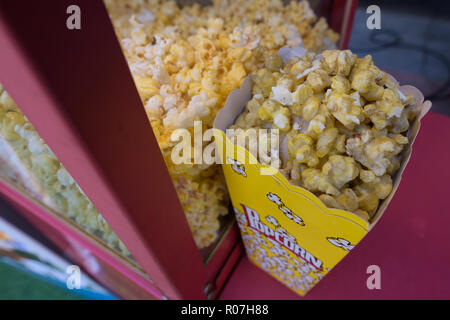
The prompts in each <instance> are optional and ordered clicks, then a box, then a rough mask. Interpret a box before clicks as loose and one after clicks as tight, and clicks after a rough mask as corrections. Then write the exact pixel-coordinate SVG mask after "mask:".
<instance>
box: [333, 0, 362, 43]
mask: <svg viewBox="0 0 450 320" xmlns="http://www.w3.org/2000/svg"><path fill="white" fill-rule="evenodd" d="M357 7H358V0H334V1H333V7H332V12H331V16H330V17H329V21H328V23H329V24H330V26H331V28H332V29H333V30H335V31H336V32H339V34H340V36H341V38H340V40H339V46H338V47H339V48H340V49H347V48H348V44H349V42H350V36H351V32H352V29H353V21H354V19H355V13H356V8H357Z"/></svg>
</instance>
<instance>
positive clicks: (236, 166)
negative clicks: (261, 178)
mask: <svg viewBox="0 0 450 320" xmlns="http://www.w3.org/2000/svg"><path fill="white" fill-rule="evenodd" d="M227 161H228V163H231V168H232V169H233V170H234V171H235V172H236V173H237V174H240V175H242V176H244V177H246V178H247V173H246V172H245V167H244V165H243V164H242V163H241V162H240V161H238V160H235V159H231V158H229V157H228V158H227Z"/></svg>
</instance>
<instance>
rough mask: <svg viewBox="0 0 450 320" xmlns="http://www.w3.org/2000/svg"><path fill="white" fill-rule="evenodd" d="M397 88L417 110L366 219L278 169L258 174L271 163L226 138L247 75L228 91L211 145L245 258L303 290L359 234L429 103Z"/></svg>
mask: <svg viewBox="0 0 450 320" xmlns="http://www.w3.org/2000/svg"><path fill="white" fill-rule="evenodd" d="M401 91H402V92H403V93H404V94H406V93H409V94H413V95H414V96H415V98H416V102H417V103H418V104H420V106H421V113H420V115H419V116H418V117H417V119H416V120H415V121H414V123H413V124H412V126H411V128H410V130H409V132H408V137H409V140H410V142H409V144H408V145H407V146H406V147H405V149H404V150H403V153H402V165H401V168H400V169H399V170H398V172H397V173H396V175H395V176H394V177H393V178H394V188H393V191H392V192H391V194H390V196H389V197H388V198H387V199H386V200H384V201H383V202H382V203H381V205H380V207H379V209H378V211H377V212H376V214H375V215H374V217H373V219H372V221H371V222H370V223H368V222H367V221H365V220H363V219H361V218H360V217H358V216H356V215H355V214H353V213H350V212H345V211H343V210H338V209H330V208H327V207H326V206H325V205H324V204H323V203H322V202H321V201H320V200H319V198H317V197H316V196H315V195H314V194H313V193H311V192H309V191H308V190H306V189H303V188H301V187H298V186H294V185H291V184H290V183H289V182H288V181H287V180H286V178H285V177H284V176H283V175H282V174H281V173H279V172H278V171H276V173H275V174H273V175H267V174H261V173H264V170H268V169H271V168H268V167H267V166H265V165H261V164H260V163H258V161H257V160H256V158H255V157H254V156H253V155H252V154H251V153H249V152H248V151H247V150H246V149H244V148H242V147H240V146H237V145H233V144H232V142H231V141H230V140H229V139H228V138H227V136H226V135H225V130H226V128H228V127H229V126H230V125H231V124H233V122H234V120H235V119H236V117H237V116H238V115H239V114H240V113H241V112H242V110H243V108H244V107H245V106H246V104H247V102H248V101H249V100H250V99H251V78H250V77H247V78H246V79H245V80H244V82H243V84H242V86H241V88H240V89H235V90H234V91H232V92H231V94H230V96H229V97H228V99H227V102H226V105H225V107H224V108H223V109H222V110H221V111H220V112H219V114H218V115H217V117H216V120H215V123H214V128H215V129H214V130H215V132H214V134H215V141H216V148H217V151H218V153H219V156H220V157H221V159H226V161H224V163H223V171H224V174H225V178H226V182H227V185H228V190H229V192H230V196H231V200H232V204H233V207H234V211H235V214H236V218H237V221H238V224H239V228H240V230H241V234H242V239H243V242H244V245H245V248H246V252H247V255H248V258H249V259H250V261H252V262H253V263H254V264H255V265H256V266H258V267H259V268H261V269H263V270H265V271H266V272H268V273H269V274H271V275H272V276H273V277H275V278H276V279H278V280H279V281H281V282H282V283H284V284H285V285H286V286H288V287H289V288H290V289H292V290H293V291H295V292H297V293H299V294H300V295H305V294H306V293H307V292H308V291H309V290H310V289H311V288H312V287H313V286H314V285H315V284H317V283H318V282H319V281H320V280H321V279H322V278H323V277H324V276H325V275H326V274H327V273H328V272H329V271H330V270H331V269H332V268H333V267H334V266H335V265H336V264H337V263H338V262H339V261H340V260H341V259H342V258H344V257H345V256H346V255H347V254H348V252H349V251H350V250H352V249H353V248H354V247H355V246H356V245H357V244H358V243H359V242H360V241H361V239H363V238H364V236H365V235H366V234H367V233H368V232H369V231H370V230H371V229H372V228H373V227H374V225H375V224H376V222H377V221H378V220H379V219H380V217H381V216H382V214H383V213H384V211H385V209H386V207H387V205H388V204H389V202H390V201H391V199H392V197H393V196H394V194H395V191H396V190H397V188H398V185H399V183H400V180H401V177H402V173H403V171H404V169H405V167H406V164H407V163H408V161H409V158H410V155H411V150H412V149H411V147H412V144H413V142H414V139H415V137H416V136H417V133H418V131H419V128H420V120H421V119H422V118H423V116H424V115H425V114H426V113H427V112H428V110H429V109H430V108H431V102H429V101H426V102H423V101H424V97H423V95H422V93H420V91H419V90H417V89H416V88H414V87H411V86H402V87H401Z"/></svg>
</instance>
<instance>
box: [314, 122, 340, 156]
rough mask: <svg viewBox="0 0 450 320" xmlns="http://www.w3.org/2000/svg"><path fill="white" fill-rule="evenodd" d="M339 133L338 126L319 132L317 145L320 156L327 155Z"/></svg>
mask: <svg viewBox="0 0 450 320" xmlns="http://www.w3.org/2000/svg"><path fill="white" fill-rule="evenodd" d="M338 135H339V130H338V129H337V128H329V129H326V130H324V131H323V132H322V133H320V134H319V138H318V139H317V146H316V148H317V156H318V157H319V158H323V157H325V156H326V155H327V154H328V153H329V152H330V150H331V149H332V147H333V145H334V142H335V141H336V138H337V137H338Z"/></svg>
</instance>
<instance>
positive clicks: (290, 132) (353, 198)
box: [231, 50, 420, 220]
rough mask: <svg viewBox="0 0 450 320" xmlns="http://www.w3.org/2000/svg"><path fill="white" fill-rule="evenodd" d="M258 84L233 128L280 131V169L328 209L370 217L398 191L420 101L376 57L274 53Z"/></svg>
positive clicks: (332, 52)
mask: <svg viewBox="0 0 450 320" xmlns="http://www.w3.org/2000/svg"><path fill="white" fill-rule="evenodd" d="M252 79H253V89H252V94H253V96H252V99H251V100H250V101H249V102H248V104H247V106H246V108H245V110H244V112H243V113H242V114H241V115H240V116H239V117H238V118H237V119H236V121H235V124H234V125H233V126H231V128H243V129H246V128H273V129H279V132H280V158H281V161H280V166H279V167H278V168H277V169H279V170H280V172H281V173H282V174H283V175H285V177H286V178H287V179H288V180H289V181H290V182H291V183H292V184H294V185H298V186H301V187H303V188H305V189H307V190H309V191H311V192H313V193H314V194H315V195H317V196H318V197H319V198H320V199H321V200H322V202H323V203H324V204H325V205H326V206H328V207H330V208H338V209H342V210H346V211H349V212H353V213H355V214H357V215H358V216H360V217H362V218H364V219H366V220H370V218H371V217H372V216H373V214H374V213H375V212H376V210H377V208H378V205H379V203H380V200H383V199H386V198H387V197H388V196H389V194H390V193H391V191H392V188H393V185H392V183H393V182H392V176H393V175H394V174H395V172H396V171H397V170H398V169H399V167H400V162H401V158H400V153H401V151H402V150H403V148H404V146H405V145H406V144H408V138H407V131H408V129H409V126H410V123H411V122H412V121H413V120H414V118H415V117H416V116H417V115H418V113H419V111H420V110H419V108H420V107H419V104H417V103H416V102H415V101H414V97H413V96H411V95H407V96H405V95H404V94H403V93H402V92H401V91H400V90H399V87H398V85H397V84H396V83H395V82H394V81H393V80H392V79H391V78H390V77H389V75H388V74H386V73H385V72H383V71H381V70H380V69H378V68H377V67H376V66H375V65H374V63H373V61H372V57H371V56H370V55H368V56H366V57H364V58H358V57H357V56H356V55H355V54H353V53H352V52H351V51H349V50H345V51H339V50H325V51H323V53H322V54H320V55H316V54H315V53H311V52H307V53H305V54H304V55H303V56H302V57H293V58H291V59H289V60H288V61H287V62H286V63H285V64H284V63H283V60H282V58H281V57H279V56H273V57H271V58H270V59H268V60H267V62H266V65H265V68H262V69H260V70H258V71H257V72H255V73H254V74H253V76H252ZM235 131H236V130H235ZM232 138H233V139H234V141H235V142H236V141H239V140H237V139H235V137H232ZM244 147H246V146H244ZM260 161H261V159H260Z"/></svg>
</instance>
